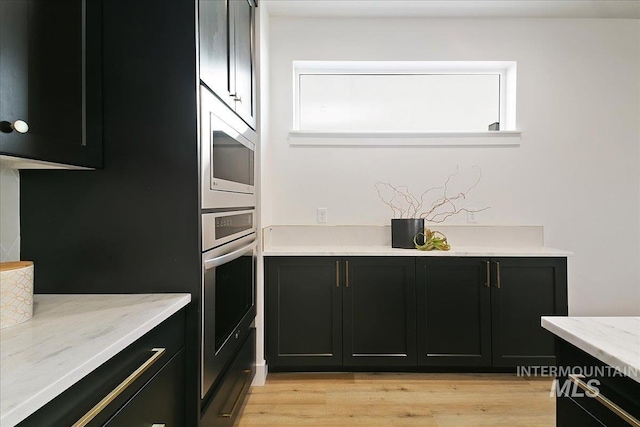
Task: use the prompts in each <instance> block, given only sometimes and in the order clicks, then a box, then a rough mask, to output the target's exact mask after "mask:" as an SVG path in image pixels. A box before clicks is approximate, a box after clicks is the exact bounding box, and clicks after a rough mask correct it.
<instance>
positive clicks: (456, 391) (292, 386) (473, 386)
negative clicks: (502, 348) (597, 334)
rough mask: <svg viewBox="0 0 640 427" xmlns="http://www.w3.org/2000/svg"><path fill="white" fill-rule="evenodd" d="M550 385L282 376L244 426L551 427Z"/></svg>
mask: <svg viewBox="0 0 640 427" xmlns="http://www.w3.org/2000/svg"><path fill="white" fill-rule="evenodd" d="M551 381H552V380H551V379H550V378H545V379H527V378H519V377H517V376H515V375H514V374H440V373H438V374H434V373H429V374H415V373H411V374H408V373H308V374H307V373H278V374H269V376H268V377H267V383H266V385H265V386H263V387H252V388H251V390H250V391H249V395H248V397H247V399H246V401H245V404H244V407H243V409H242V413H241V415H240V417H239V420H238V423H237V426H238V427H247V426H314V427H324V426H327V427H328V426H424V427H430V426H434V427H461V426H473V427H477V426H491V427H501V426H505V427H506V426H509V427H519V426H522V427H552V426H555V400H554V398H552V397H549V392H550V389H551Z"/></svg>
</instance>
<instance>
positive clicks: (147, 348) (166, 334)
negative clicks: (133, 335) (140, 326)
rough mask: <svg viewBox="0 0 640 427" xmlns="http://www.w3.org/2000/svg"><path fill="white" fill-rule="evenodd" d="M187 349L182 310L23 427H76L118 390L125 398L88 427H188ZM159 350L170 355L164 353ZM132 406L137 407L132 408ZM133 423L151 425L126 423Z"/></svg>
mask: <svg viewBox="0 0 640 427" xmlns="http://www.w3.org/2000/svg"><path fill="white" fill-rule="evenodd" d="M184 345H185V310H181V311H179V312H178V313H176V314H174V315H173V316H171V317H170V318H169V319H167V320H165V321H164V322H162V323H161V324H160V325H158V326H156V327H155V328H153V329H152V330H151V331H149V332H148V333H146V334H145V335H144V336H142V337H141V338H140V339H138V340H137V341H135V342H134V343H132V344H131V345H129V346H128V347H127V348H125V349H124V350H122V351H121V352H120V353H118V354H117V355H115V356H114V357H112V358H111V359H109V360H108V361H107V362H105V363H104V364H103V365H101V366H99V367H98V368H97V369H95V370H94V371H93V372H91V373H90V374H89V375H87V376H86V377H85V378H83V379H82V380H80V381H78V382H77V383H76V384H74V385H73V386H72V387H70V388H68V389H67V390H66V391H64V392H63V393H62V394H60V395H59V396H58V397H56V398H55V399H54V400H52V401H51V402H49V403H48V404H46V405H45V406H43V407H42V408H40V409H38V410H37V411H36V412H34V413H33V414H32V415H30V416H29V417H28V418H26V419H25V420H24V421H22V422H21V423H20V424H18V425H19V426H20V427H42V426H70V425H72V424H74V423H76V422H77V421H78V420H80V419H81V418H82V417H83V416H84V415H85V414H87V413H88V412H89V411H90V410H91V409H92V408H93V407H94V406H95V405H97V404H98V403H99V402H101V401H102V399H104V398H105V396H107V395H109V394H110V393H111V392H112V391H113V390H116V389H117V390H119V394H116V396H115V397H114V399H113V401H111V403H109V404H108V405H107V406H105V407H104V408H103V409H102V410H101V411H100V412H98V413H97V414H96V415H95V417H94V418H93V419H92V420H91V421H90V422H89V424H88V426H91V427H93V426H102V425H105V423H106V422H107V421H109V420H112V421H113V424H109V425H110V426H127V427H129V426H140V425H148V426H150V425H151V424H152V423H163V422H164V423H166V424H167V426H182V425H184V424H183V423H184V419H185V404H186V402H185V381H186V377H185V375H186V374H185V372H186V362H185V357H184V355H183V354H184ZM158 349H161V350H164V351H162V352H160V353H159V352H158ZM143 366H146V369H144V370H142V372H141V373H140V375H139V376H138V377H137V379H135V380H134V381H133V382H130V383H129V382H127V381H126V379H127V378H129V377H130V375H132V373H134V372H136V371H137V370H138V369H141V367H143ZM163 366H164V367H163ZM122 384H128V385H126V386H122ZM147 390H148V391H147ZM129 405H131V408H130V409H127V408H128V406H129ZM160 406H162V407H160ZM122 412H124V414H123V415H122V418H120V417H119V416H118V414H119V413H122ZM156 416H157V418H156ZM116 420H117V421H116ZM130 420H146V421H148V422H149V423H148V424H144V423H142V422H132V423H127V422H121V421H130ZM109 422H111V421H109Z"/></svg>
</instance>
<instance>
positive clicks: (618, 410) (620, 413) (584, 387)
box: [569, 374, 640, 427]
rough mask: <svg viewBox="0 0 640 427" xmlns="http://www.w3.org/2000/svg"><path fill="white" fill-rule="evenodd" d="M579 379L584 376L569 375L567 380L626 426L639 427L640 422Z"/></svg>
mask: <svg viewBox="0 0 640 427" xmlns="http://www.w3.org/2000/svg"><path fill="white" fill-rule="evenodd" d="M581 378H584V376H582V375H574V374H570V375H569V380H571V382H572V383H574V384H575V385H577V386H578V387H580V388H581V389H582V390H583V391H585V392H587V393H589V395H590V396H593V398H594V399H596V400H597V401H598V402H600V403H602V404H603V405H604V406H605V407H606V408H608V409H609V410H610V411H611V412H613V413H614V414H616V415H617V416H619V417H620V418H622V419H623V420H625V421H626V422H627V423H628V424H630V425H632V426H634V427H640V421H638V419H637V418H636V417H634V416H633V415H631V414H629V413H628V412H627V411H625V410H624V409H622V408H621V407H619V406H618V405H616V404H615V403H613V402H612V401H611V400H609V399H608V398H607V397H605V396H603V395H602V394H600V392H599V391H598V390H594V389H592V388H591V387H589V385H588V384H587V383H585V382H584V381H582V380H581Z"/></svg>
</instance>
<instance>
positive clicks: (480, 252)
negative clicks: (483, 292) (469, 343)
mask: <svg viewBox="0 0 640 427" xmlns="http://www.w3.org/2000/svg"><path fill="white" fill-rule="evenodd" d="M262 255H264V256H325V255H326V256H444V257H447V256H450V257H451V256H454V257H456V256H459V257H474V256H477V257H567V256H570V255H571V252H568V251H563V250H560V249H553V248H547V247H544V246H539V247H534V246H531V247H494V246H453V247H452V248H451V250H448V251H419V250H417V249H396V248H392V247H391V246H374V245H371V246H366V245H362V246H344V245H326V246H280V247H270V248H265V249H264V250H263V252H262Z"/></svg>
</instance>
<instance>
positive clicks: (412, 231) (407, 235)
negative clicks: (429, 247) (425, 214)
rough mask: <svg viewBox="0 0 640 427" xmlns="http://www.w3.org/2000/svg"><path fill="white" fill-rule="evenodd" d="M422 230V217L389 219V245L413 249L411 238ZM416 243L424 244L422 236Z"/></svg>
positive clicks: (414, 246)
mask: <svg viewBox="0 0 640 427" xmlns="http://www.w3.org/2000/svg"><path fill="white" fill-rule="evenodd" d="M422 232H424V219H423V218H402V219H392V220H391V247H392V248H402V249H415V248H416V245H415V244H414V243H413V238H414V237H415V235H416V234H418V233H422ZM418 243H421V244H424V238H422V239H421V240H420V241H418Z"/></svg>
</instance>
